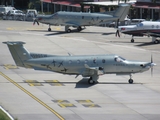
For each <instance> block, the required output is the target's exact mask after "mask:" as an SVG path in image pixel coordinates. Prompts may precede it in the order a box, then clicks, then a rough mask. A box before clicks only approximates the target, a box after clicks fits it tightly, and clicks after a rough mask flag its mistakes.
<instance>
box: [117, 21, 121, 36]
mask: <svg viewBox="0 0 160 120" xmlns="http://www.w3.org/2000/svg"><path fill="white" fill-rule="evenodd" d="M118 26H119V19H118V20H117V22H116V28H117V31H116V37H117V35H118V37H120V34H119V30H118Z"/></svg>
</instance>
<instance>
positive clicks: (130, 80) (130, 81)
mask: <svg viewBox="0 0 160 120" xmlns="http://www.w3.org/2000/svg"><path fill="white" fill-rule="evenodd" d="M128 83H129V84H132V83H133V79H132V75H130V79H129V80H128Z"/></svg>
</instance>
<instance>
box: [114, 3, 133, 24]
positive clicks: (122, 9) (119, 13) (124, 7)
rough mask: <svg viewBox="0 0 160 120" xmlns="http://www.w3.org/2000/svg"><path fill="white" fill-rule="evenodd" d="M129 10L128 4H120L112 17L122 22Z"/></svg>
mask: <svg viewBox="0 0 160 120" xmlns="http://www.w3.org/2000/svg"><path fill="white" fill-rule="evenodd" d="M129 8H130V4H120V6H119V8H118V9H117V10H116V11H115V12H114V14H113V16H115V17H118V19H119V21H123V20H124V19H125V17H126V16H127V14H128V12H129Z"/></svg>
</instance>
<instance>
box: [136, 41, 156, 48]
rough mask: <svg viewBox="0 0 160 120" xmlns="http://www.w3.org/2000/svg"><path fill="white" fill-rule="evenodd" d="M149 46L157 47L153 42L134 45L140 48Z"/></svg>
mask: <svg viewBox="0 0 160 120" xmlns="http://www.w3.org/2000/svg"><path fill="white" fill-rule="evenodd" d="M149 45H157V44H155V43H153V42H147V43H142V44H139V45H136V46H139V47H141V46H149Z"/></svg>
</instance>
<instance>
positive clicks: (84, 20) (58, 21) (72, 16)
mask: <svg viewBox="0 0 160 120" xmlns="http://www.w3.org/2000/svg"><path fill="white" fill-rule="evenodd" d="M129 8H130V4H120V6H119V8H118V9H117V10H116V11H114V12H113V11H112V12H108V14H105V13H87V12H65V11H59V12H57V13H55V14H52V15H41V16H37V17H36V18H34V22H33V25H34V24H35V23H37V24H38V25H39V22H40V23H43V24H48V25H49V28H48V31H51V28H50V26H51V25H55V26H57V25H62V26H65V31H66V32H68V33H70V32H71V29H70V27H75V28H77V30H78V31H81V30H83V28H82V27H85V26H93V25H98V24H100V23H103V22H108V21H117V20H118V19H119V21H123V20H124V19H125V17H126V15H127V14H128V11H129Z"/></svg>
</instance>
